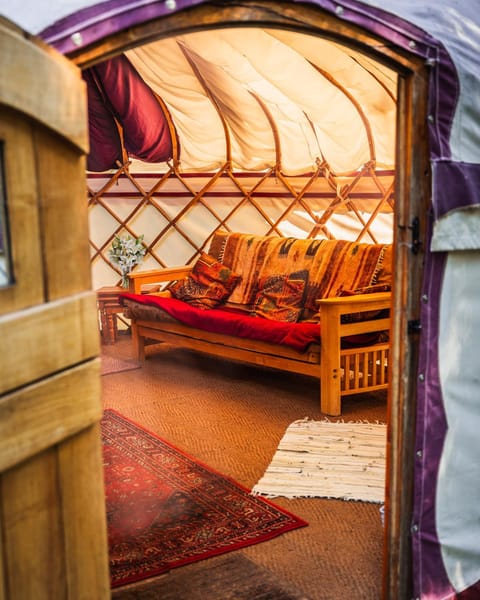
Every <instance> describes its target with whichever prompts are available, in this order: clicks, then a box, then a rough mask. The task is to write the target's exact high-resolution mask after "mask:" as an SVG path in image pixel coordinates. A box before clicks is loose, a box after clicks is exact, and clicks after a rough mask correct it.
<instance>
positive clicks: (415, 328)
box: [408, 319, 422, 333]
mask: <svg viewBox="0 0 480 600" xmlns="http://www.w3.org/2000/svg"><path fill="white" fill-rule="evenodd" d="M421 331H422V324H421V323H420V319H413V320H412V321H409V322H408V333H420V332H421Z"/></svg>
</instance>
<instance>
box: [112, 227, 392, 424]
mask: <svg viewBox="0 0 480 600" xmlns="http://www.w3.org/2000/svg"><path fill="white" fill-rule="evenodd" d="M391 254H392V248H391V246H390V245H381V244H360V243H357V242H349V241H344V240H326V239H323V240H311V239H295V238H280V237H274V236H268V237H267V236H255V235H250V234H244V233H227V232H222V231H218V232H217V233H215V234H214V236H213V238H212V240H211V243H210V246H209V249H208V252H206V253H202V254H201V255H200V257H199V258H198V259H197V261H196V262H195V263H194V264H193V265H189V266H181V267H173V268H165V269H161V270H156V271H144V272H135V273H132V274H131V275H130V288H129V291H128V292H125V293H123V294H121V302H122V304H123V305H124V308H125V313H126V315H127V316H128V317H129V318H130V319H131V326H132V336H133V343H134V347H135V352H136V356H137V358H138V359H139V360H143V359H144V358H145V345H146V344H147V343H149V342H150V341H152V340H153V341H157V342H168V343H171V344H173V345H175V346H177V347H182V348H188V349H192V350H196V351H199V352H203V353H208V354H210V355H214V356H218V357H221V358H223V359H232V360H237V361H242V362H246V363H249V364H253V365H261V366H262V367H270V368H273V369H280V370H284V371H291V372H293V373H300V374H302V375H309V376H313V377H316V378H319V380H320V403H321V404H320V409H321V412H322V413H325V414H327V415H332V416H336V415H340V414H341V396H343V395H348V394H358V393H362V392H366V391H373V390H380V389H385V388H386V387H387V386H388V355H389V342H388V331H389V328H390V318H389V314H390V312H389V309H390V291H389V290H390V286H391V266H392V257H391ZM145 291H147V293H145Z"/></svg>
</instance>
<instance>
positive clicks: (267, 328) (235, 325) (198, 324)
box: [120, 292, 320, 352]
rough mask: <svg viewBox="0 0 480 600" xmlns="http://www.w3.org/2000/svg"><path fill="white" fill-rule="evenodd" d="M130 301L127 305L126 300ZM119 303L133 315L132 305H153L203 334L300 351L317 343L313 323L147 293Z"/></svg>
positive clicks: (124, 298) (123, 297)
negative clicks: (204, 306) (263, 316)
mask: <svg viewBox="0 0 480 600" xmlns="http://www.w3.org/2000/svg"><path fill="white" fill-rule="evenodd" d="M129 300H130V301H134V302H128V301H129ZM120 301H121V302H124V301H126V302H128V306H129V310H130V312H131V313H132V314H134V307H132V305H133V304H135V303H139V304H142V305H145V304H146V305H150V306H157V307H158V308H160V309H161V310H163V311H165V312H166V313H168V314H169V315H171V316H172V317H174V318H175V319H177V320H178V321H180V322H182V323H184V324H185V325H190V326H191V327H195V328H197V329H202V330H204V331H211V332H214V333H223V334H226V335H234V336H237V337H241V338H249V339H254V340H260V341H264V342H270V343H274V344H283V345H286V346H290V347H291V348H294V349H295V350H298V351H300V352H302V351H304V350H305V349H306V348H307V347H308V345H309V344H311V343H312V342H316V343H318V342H319V341H320V326H319V325H318V323H317V324H315V323H288V322H284V321H270V320H267V319H259V318H257V317H252V316H248V315H245V314H239V313H236V312H232V311H229V310H226V309H222V308H213V309H210V310H204V309H200V308H197V307H195V306H192V305H191V304H188V303H187V302H183V301H182V300H177V299H176V298H162V297H160V296H153V295H149V294H130V293H128V292H125V293H122V294H120Z"/></svg>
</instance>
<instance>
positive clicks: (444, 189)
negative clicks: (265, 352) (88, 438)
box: [0, 0, 480, 600]
mask: <svg viewBox="0 0 480 600" xmlns="http://www.w3.org/2000/svg"><path fill="white" fill-rule="evenodd" d="M0 11H1V14H2V16H3V17H4V18H5V19H6V21H8V22H9V23H13V24H14V25H15V26H17V27H18V31H17V32H16V35H17V36H19V37H20V38H22V39H24V40H26V41H29V40H30V39H33V40H35V43H36V44H37V45H38V48H40V49H41V51H42V52H46V53H47V54H48V55H50V56H53V57H56V56H58V57H61V60H62V65H63V64H64V62H66V63H68V65H69V68H71V69H73V70H78V72H79V77H80V79H81V82H80V87H79V89H80V95H78V96H76V98H77V100H76V101H77V102H78V98H80V99H81V101H82V102H84V106H85V115H84V116H85V122H84V126H85V127H86V130H87V132H88V144H86V145H84V147H83V151H84V154H85V161H84V163H83V164H82V170H83V174H84V179H83V180H82V185H85V200H84V203H85V204H84V207H85V211H86V213H85V214H86V215H87V218H88V232H87V233H86V235H87V236H88V246H89V258H90V263H89V264H90V274H91V288H92V290H101V289H105V290H108V289H111V288H112V287H117V286H121V284H122V275H124V273H123V272H122V270H121V268H120V267H119V264H118V263H116V262H115V261H113V260H112V245H114V244H115V243H116V240H118V239H120V238H121V237H122V236H130V237H131V238H133V240H135V241H137V243H139V244H140V245H141V247H142V261H141V262H140V261H139V264H134V265H131V267H132V266H133V268H130V269H129V271H130V273H129V274H130V288H129V290H128V293H126V294H125V296H132V297H131V298H130V300H132V298H133V297H134V296H143V298H144V297H145V295H147V296H148V294H145V291H147V292H149V291H151V289H153V288H149V287H148V286H151V285H152V284H153V283H154V282H155V281H156V280H155V278H154V277H150V278H149V276H148V273H150V272H152V271H154V270H158V269H167V270H168V269H173V270H174V269H178V270H177V271H174V274H176V275H177V276H179V275H180V273H183V271H182V269H183V270H185V268H187V267H188V268H191V267H192V265H194V264H195V263H196V261H197V260H198V259H199V257H201V256H203V255H204V254H205V253H207V251H208V252H210V251H211V249H212V248H215V246H216V244H217V245H218V244H219V242H218V239H219V236H222V235H223V236H228V235H237V236H239V237H238V238H235V239H236V241H235V243H236V244H237V243H238V245H240V242H238V239H243V238H241V236H242V235H247V236H250V237H249V238H248V242H246V246H245V248H247V246H248V248H247V249H246V250H245V251H244V250H242V252H244V253H243V254H241V257H240V258H238V259H236V260H237V263H238V266H239V268H240V266H241V263H242V262H243V263H244V262H245V261H246V257H247V255H248V256H250V255H249V254H248V251H249V249H251V248H253V247H254V244H256V243H257V241H256V240H257V238H258V239H260V238H261V239H262V240H263V239H264V238H267V237H268V238H274V240H276V242H277V245H278V244H282V246H281V250H280V251H279V252H287V250H285V248H287V247H289V245H290V244H292V247H293V244H294V240H302V241H304V240H307V241H308V242H309V244H310V245H309V250H308V252H312V253H313V252H314V250H312V248H314V247H315V252H316V251H317V250H316V248H317V246H318V242H319V241H321V242H322V243H323V242H324V244H323V245H325V244H326V243H327V242H328V243H331V244H334V243H335V242H337V241H339V240H341V241H342V243H344V244H355V248H356V250H355V252H357V249H358V248H359V247H360V246H362V248H363V246H364V245H365V246H369V247H370V249H371V248H373V247H379V248H380V247H382V248H385V247H387V246H388V247H389V248H390V251H391V254H390V255H389V256H390V258H389V259H388V260H387V259H386V258H385V259H384V263H386V262H389V264H390V279H389V282H388V287H384V288H382V290H381V292H380V293H383V296H382V302H383V304H378V305H373V304H369V303H368V301H367V300H363V302H364V303H363V304H358V308H357V311H368V308H369V306H370V307H373V306H375V307H376V308H380V309H381V310H383V313H382V316H383V317H384V318H385V321H382V326H384V328H385V326H386V325H385V324H386V323H387V321H388V336H387V337H385V338H384V339H383V345H382V346H381V348H380V347H379V349H378V354H376V355H375V357H374V358H373V359H372V360H371V362H372V363H373V364H374V373H373V372H372V374H370V373H366V372H365V370H366V369H367V367H366V366H363V367H360V368H358V364H359V363H358V361H361V360H363V359H361V358H351V359H348V358H342V360H347V361H350V362H342V363H340V362H338V364H337V363H335V360H336V359H334V358H332V355H331V354H330V349H331V351H332V353H333V354H334V353H335V343H334V342H329V341H327V338H326V337H325V339H323V338H322V339H323V342H322V351H321V352H322V364H324V365H325V369H330V377H331V378H332V379H335V382H334V384H332V386H330V388H328V389H327V388H326V387H325V388H324V387H322V388H321V393H320V396H321V397H322V396H323V401H322V400H321V401H322V402H323V403H322V404H320V408H319V405H318V404H316V405H315V406H312V412H311V414H309V417H310V418H312V419H319V418H322V413H325V414H326V415H328V414H330V415H333V416H340V417H341V404H338V403H337V404H335V405H334V404H332V403H333V402H337V400H338V402H340V396H341V395H342V396H343V395H346V396H349V395H351V394H355V393H358V392H359V391H360V392H363V391H365V389H366V388H365V387H363V388H362V385H363V383H365V381H366V380H370V381H373V383H372V384H371V386H370V388H368V389H372V390H381V389H384V390H388V401H387V402H388V403H387V411H388V424H387V475H386V488H385V522H384V529H383V531H384V541H383V547H384V559H383V597H384V598H391V599H392V600H393V599H395V600H397V599H400V598H405V599H407V598H422V599H425V600H427V599H428V600H433V599H438V600H440V599H445V600H446V599H453V598H465V599H467V598H471V599H473V598H480V541H479V540H480V510H479V508H478V497H479V493H480V484H479V482H480V444H479V443H478V430H479V429H480V410H479V408H478V399H479V398H480V381H479V377H478V366H479V365H478V363H477V360H476V359H475V356H478V355H477V352H478V349H477V344H476V340H478V339H480V319H479V317H477V298H478V293H479V292H480V289H479V283H478V282H479V281H480V254H479V249H480V235H479V233H478V232H479V231H480V226H479V225H480V223H479V219H480V209H479V206H480V193H479V191H478V190H479V186H480V128H479V122H480V62H479V60H478V56H479V52H480V16H479V11H478V5H477V2H475V1H474V0H437V1H432V0H430V1H427V0H418V1H416V2H411V1H410V0H408V1H400V0H397V1H395V0H384V1H383V2H377V1H375V0H365V1H360V0H336V1H335V2H331V1H330V0H305V1H302V2H297V1H280V2H277V1H273V0H260V1H255V2H254V1H250V0H244V1H241V2H235V3H232V2H226V1H225V2H223V1H220V2H209V1H204V0H108V1H104V2H94V1H92V0H69V2H60V1H56V0H50V1H49V2H46V1H44V0H36V1H35V2H33V1H32V0H25V1H24V2H22V3H19V5H18V6H14V5H13V3H11V2H8V1H7V0H0ZM7 56H9V57H11V58H9V60H13V58H12V57H13V54H10V53H3V52H2V58H0V68H2V69H3V67H2V66H1V63H2V62H4V61H5V58H3V57H7ZM65 69H66V67H65ZM18 72H19V78H22V80H23V81H24V83H25V84H27V83H28V81H27V79H28V77H27V71H21V70H19V71H18ZM65 72H66V73H67V72H68V73H69V72H70V71H69V70H68V69H67V70H66V71H65ZM58 77H59V78H62V79H61V81H60V82H58V83H57V86H58V88H57V87H52V88H51V89H50V88H48V87H45V89H44V90H43V91H40V90H39V89H38V88H37V89H36V90H35V93H37V94H41V93H43V94H45V95H46V96H47V97H48V103H49V104H51V105H53V106H54V105H56V104H57V103H59V102H61V101H62V98H63V95H62V94H63V92H61V91H62V88H63V87H68V86H69V85H70V84H69V79H68V77H67V76H66V75H64V74H63V72H62V71H61V70H59V72H58ZM2 82H3V83H2V85H4V84H5V79H4V78H2ZM72 85H73V84H72ZM68 100H69V102H70V104H68V105H64V106H63V112H64V113H66V114H67V116H68V111H69V110H70V109H71V110H72V111H74V110H76V107H75V106H74V104H75V100H74V99H72V98H71V97H68ZM2 102H3V103H4V104H5V105H6V106H7V108H8V110H9V111H15V109H16V108H17V105H18V104H19V103H20V104H22V107H24V106H28V102H25V101H24V99H23V97H21V94H20V95H19V94H15V93H13V94H9V95H7V96H6V99H2ZM26 113H28V109H27V110H26ZM72 114H73V112H72ZM75 114H77V113H75ZM30 116H31V115H30ZM36 118H38V119H39V120H40V121H42V114H38V115H36ZM48 118H49V115H48V114H45V122H46V125H47V126H48V124H49V123H48ZM48 151H49V152H51V149H49V150H48ZM60 152H61V151H60ZM51 166H52V171H51V173H50V177H51V178H52V179H53V180H55V179H57V180H58V181H59V182H64V183H65V182H66V177H65V176H64V175H62V173H61V172H60V173H58V172H57V173H56V172H54V170H55V165H54V163H53V161H52V162H51ZM4 168H5V167H4ZM58 168H61V164H60V166H59V167H58ZM27 176H28V174H27ZM5 177H6V180H7V184H8V172H7V174H6V176H5ZM7 191H8V185H7ZM56 193H57V201H58V194H60V195H61V194H62V190H59V189H57V192H56ZM67 193H68V190H67ZM77 201H78V196H77ZM0 208H2V207H1V206H0ZM8 208H9V205H8V202H7V204H6V208H5V210H4V212H2V211H0V216H1V217H2V218H3V221H4V224H7V223H8ZM43 210H48V209H45V208H44V209H43ZM63 236H64V237H65V236H67V233H66V232H64V233H63ZM252 240H253V241H252ZM8 241H9V237H8V228H7V227H5V228H4V229H3V235H2V237H1V238H0V244H1V250H2V255H1V256H0V259H2V260H3V262H1V263H0V268H2V269H4V270H5V272H6V275H5V283H4V282H2V284H3V285H4V287H5V286H6V287H7V288H8V287H9V286H11V285H12V281H11V280H10V279H9V275H8V271H9V268H8V267H9V265H11V264H13V271H15V260H12V257H11V256H10V255H9V253H8ZM86 242H87V240H85V239H83V242H82V243H83V244H86ZM59 243H60V242H59ZM72 243H73V242H72ZM258 243H259V246H258V248H260V247H262V248H263V247H264V246H261V244H260V242H258ZM261 243H262V244H263V243H264V242H263V241H262V242H261ZM226 244H227V242H226V243H225V245H224V246H223V247H222V250H221V253H222V256H223V254H225V255H226V254H227V250H226V248H228V246H227V245H226ZM68 245H69V246H70V245H71V243H70V242H69V244H68ZM342 247H343V246H342ZM232 252H233V251H232ZM239 252H240V251H239ZM259 252H260V250H259ZM335 252H336V251H335ZM252 253H253V250H252ZM262 256H263V255H262ZM382 256H383V255H382ZM266 260H267V259H266V258H265V257H262V261H263V263H265V261H266ZM349 260H351V261H352V264H353V261H354V257H353V255H352V257H351V258H350V259H349ZM292 261H293V262H295V261H297V262H298V265H297V267H298V271H297V272H296V279H295V281H296V282H297V283H298V281H299V279H300V278H301V277H300V275H298V273H302V272H303V270H302V269H303V267H302V266H301V265H300V259H298V256H296V257H295V258H292ZM347 262H348V261H347ZM237 263H236V264H237ZM384 267H385V265H384ZM292 269H293V267H292ZM304 270H305V271H307V272H308V276H309V277H310V278H311V279H312V278H313V277H314V276H315V273H313V267H312V268H307V267H305V269H304ZM383 270H384V271H385V270H386V267H385V268H383ZM378 272H379V271H378V269H377V270H376V271H375V280H374V279H373V278H371V279H370V280H369V282H370V284H372V283H380V278H378V277H377V276H378ZM318 273H320V268H319V271H318ZM142 274H143V275H142ZM330 276H331V273H330V272H329V273H327V272H325V273H322V277H323V278H324V279H323V281H325V278H327V277H330ZM142 277H144V278H143V279H142ZM245 277H246V276H245ZM318 278H320V275H318ZM377 279H378V281H377ZM319 281H320V279H319ZM142 282H143V283H144V284H145V286H146V287H144V288H140V284H141V283H142ZM283 283H285V281H284V282H283ZM383 283H385V282H383ZM245 285H246V284H245ZM321 285H322V283H321V282H319V283H318V286H320V287H321ZM352 285H353V284H352ZM363 285H368V284H363ZM345 287H346V288H347V287H349V286H347V285H346V284H345ZM353 287H356V288H358V289H360V288H362V285H360V284H358V285H356V286H353ZM303 289H304V288H303V287H302V290H303ZM338 289H340V288H338ZM338 289H337V292H338ZM362 289H363V288H362ZM342 290H343V288H342ZM344 291H348V290H344ZM375 291H377V292H378V291H379V290H375ZM1 293H2V291H1V290H0V294H1ZM349 293H350V292H349ZM327 295H328V294H327ZM330 295H335V294H333V292H332V294H330ZM347 295H348V294H347ZM373 296H375V294H372V299H370V300H369V302H373ZM122 297H123V296H122ZM109 298H110V297H109ZM325 304H326V305H327V304H328V302H326V303H325ZM117 308H118V307H117ZM143 308H145V307H143ZM386 308H387V312H385V309H386ZM321 310H323V305H322V308H321ZM324 310H325V311H327V310H328V306H327V307H326V308H325V309H324ZM117 312H118V311H117ZM312 312H313V311H312ZM387 313H388V316H386V315H387ZM141 314H142V315H144V314H145V312H143V313H141ZM338 314H339V313H338ZM310 316H311V315H310ZM377 316H378V315H377ZM115 318H116V317H115ZM138 319H139V322H140V325H138V326H137V325H135V328H134V327H133V326H132V330H133V331H134V333H135V336H136V337H135V344H136V347H137V351H138V352H139V356H140V355H141V354H142V352H143V349H142V348H141V347H140V346H141V344H142V343H143V340H144V338H147V337H149V336H154V337H155V335H157V334H158V338H157V339H158V340H163V339H164V338H163V337H162V336H165V335H167V334H166V333H165V332H167V333H168V336H170V337H168V336H167V337H166V338H165V339H167V340H170V341H171V340H172V339H173V338H172V337H171V336H172V335H173V333H172V331H173V329H172V328H171V327H170V326H166V327H164V328H163V329H162V330H161V333H159V328H158V327H157V326H152V327H151V328H148V327H147V326H146V325H145V323H144V322H145V320H146V317H145V316H142V317H138ZM142 319H143V320H142ZM108 323H110V321H108ZM116 323H117V321H116ZM132 323H133V321H132ZM342 323H343V321H342ZM102 325H103V327H104V329H105V327H107V320H105V322H103V323H102ZM350 325H351V329H350V330H349V331H351V332H355V333H359V334H365V332H368V331H369V330H367V329H366V328H365V327H364V326H362V325H360V324H359V323H356V324H353V323H352V322H350ZM118 326H119V327H120V328H121V327H122V326H123V327H126V328H128V327H129V326H130V323H129V321H128V319H126V320H125V321H122V320H121V319H120V322H119V323H118ZM169 327H170V329H169ZM325 327H326V326H325ZM362 327H363V328H362ZM378 327H379V326H378ZM378 327H377V329H378ZM142 328H143V329H142ZM155 331H156V332H157V334H156V333H155ZM175 331H176V330H175ZM322 331H323V329H322ZM325 331H326V329H325ZM104 333H105V332H104ZM177 333H178V332H177ZM212 335H213V334H209V335H208V336H207V337H208V348H209V349H207V344H206V342H205V343H204V342H200V341H198V339H196V341H195V343H191V344H190V346H189V348H191V349H194V350H200V351H205V352H208V353H210V354H211V355H212V354H213V355H214V356H219V357H222V358H232V359H235V358H236V357H238V358H239V359H240V360H242V359H243V360H245V361H246V362H250V363H252V364H256V363H255V361H257V364H260V365H262V364H263V365H264V366H267V367H270V366H273V367H274V368H276V369H278V373H281V372H282V370H290V371H292V372H296V373H300V374H306V375H310V374H311V370H309V369H310V367H304V366H302V367H298V368H297V370H295V368H293V367H290V366H288V365H290V364H291V356H290V354H289V353H288V352H287V351H285V353H283V354H282V355H281V356H280V358H278V357H275V360H271V361H270V362H268V361H266V359H263V358H262V359H261V361H260V360H259V359H257V358H252V352H253V351H252V350H251V349H249V350H248V352H247V351H246V350H244V349H241V350H240V349H239V348H236V349H235V351H233V350H232V351H231V352H230V351H229V350H227V349H225V346H222V347H221V348H220V350H219V349H218V345H217V346H216V347H217V349H216V350H212ZM325 335H326V334H325ZM328 339H329V338H328ZM213 342H214V343H215V340H213ZM262 344H263V341H262ZM213 345H215V344H213ZM337 346H338V348H340V345H339V343H337ZM327 350H328V352H327ZM229 352H230V353H229ZM255 352H256V356H258V348H257V349H256V350H255ZM355 356H359V355H358V354H355ZM311 360H314V359H311ZM339 360H340V359H339ZM262 361H263V362H262ZM355 361H357V362H355ZM361 364H362V365H363V364H364V363H361ZM475 365H477V366H475ZM322 368H323V367H322ZM339 371H341V372H342V378H343V380H344V383H340V382H339V380H340V375H339V374H338V372H339ZM357 371H358V372H360V375H358V373H357ZM349 372H350V373H353V375H352V376H351V378H353V379H355V380H361V379H362V374H365V376H364V377H363V383H359V384H358V386H357V387H358V389H357V387H354V386H353V384H350V383H348V377H347V376H346V374H348V373H349ZM322 373H323V371H322ZM332 373H334V374H333V375H332ZM326 377H327V376H326ZM372 378H373V379H374V380H372ZM357 383H358V381H357ZM322 385H323V384H322ZM350 385H352V386H353V387H349V386H350ZM335 386H337V387H335ZM341 386H346V387H341ZM328 394H331V395H332V396H333V397H334V400H332V403H330V401H328V402H326V400H325V398H326V397H327V395H328ZM334 406H335V408H332V407H334ZM339 407H340V408H339ZM337 408H338V410H337ZM323 416H325V415H323ZM302 417H305V415H304V414H302V415H299V417H298V418H302ZM4 579H5V580H6V579H7V578H6V576H5V577H4ZM0 581H1V580H0ZM1 595H2V594H1V589H0V596H1ZM5 597H9V596H8V595H7V596H5ZM11 597H12V598H13V597H14V596H13V595H12V596H11ZM32 597H33V596H32ZM65 597H67V596H65ZM68 597H70V596H68ZM102 597H103V596H102ZM318 597H319V598H320V597H321V598H324V597H328V596H318Z"/></svg>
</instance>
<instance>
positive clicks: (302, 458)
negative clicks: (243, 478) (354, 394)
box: [252, 419, 386, 503]
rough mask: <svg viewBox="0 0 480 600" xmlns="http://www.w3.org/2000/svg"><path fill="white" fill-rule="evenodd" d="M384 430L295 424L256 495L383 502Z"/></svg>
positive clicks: (324, 423) (327, 423)
mask: <svg viewBox="0 0 480 600" xmlns="http://www.w3.org/2000/svg"><path fill="white" fill-rule="evenodd" d="M385 451H386V426H385V425H384V424H381V423H380V424H379V423H343V422H330V421H309V420H307V419H304V420H301V421H295V422H294V423H292V424H291V425H290V426H289V427H288V429H287V431H286V433H285V435H284V436H283V438H282V440H281V441H280V444H279V446H278V449H277V451H276V453H275V456H274V457H273V460H272V462H271V463H270V466H269V467H268V469H267V471H266V473H265V475H264V476H263V477H262V478H261V479H260V481H259V482H258V483H257V485H255V486H254V487H253V489H252V494H255V495H260V496H266V497H268V498H275V497H276V496H284V497H286V498H301V497H304V498H340V499H343V500H363V501H365V502H379V503H381V502H383V501H384V497H385Z"/></svg>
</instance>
